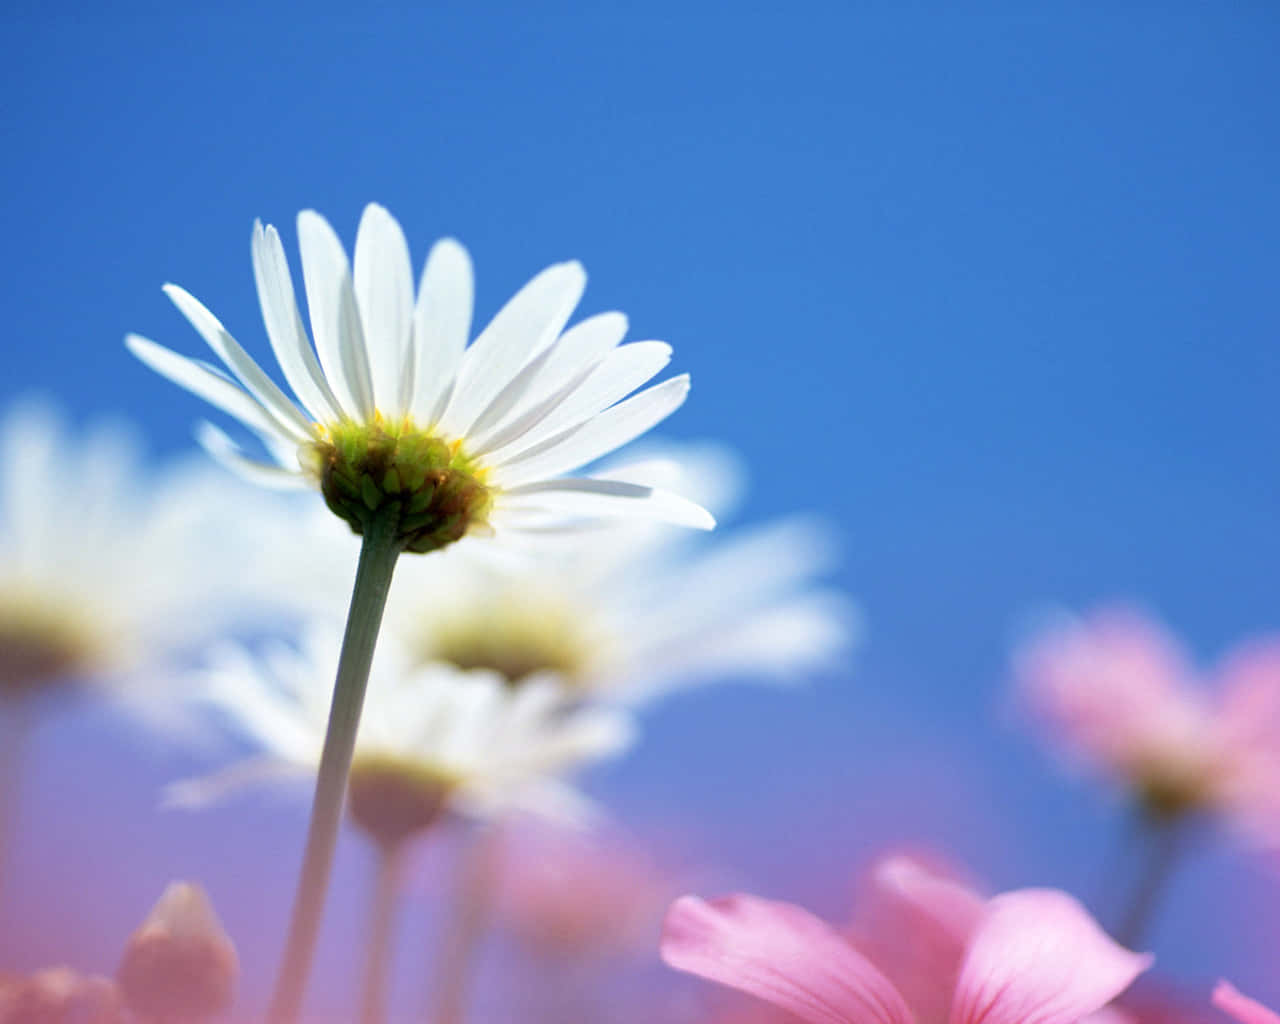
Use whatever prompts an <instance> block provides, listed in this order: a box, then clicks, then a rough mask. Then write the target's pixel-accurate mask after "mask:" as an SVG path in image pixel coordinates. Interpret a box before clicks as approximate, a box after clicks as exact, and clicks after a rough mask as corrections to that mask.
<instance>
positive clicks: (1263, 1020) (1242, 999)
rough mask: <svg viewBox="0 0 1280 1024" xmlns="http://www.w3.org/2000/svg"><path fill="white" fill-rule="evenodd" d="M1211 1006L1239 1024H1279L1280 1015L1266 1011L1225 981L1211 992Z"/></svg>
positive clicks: (1259, 1004)
mask: <svg viewBox="0 0 1280 1024" xmlns="http://www.w3.org/2000/svg"><path fill="white" fill-rule="evenodd" d="M1213 1005H1214V1006H1216V1007H1217V1008H1218V1009H1219V1010H1222V1011H1223V1012H1224V1013H1229V1014H1231V1016H1232V1017H1234V1018H1235V1019H1236V1020H1238V1021H1240V1024H1280V1014H1277V1013H1274V1012H1272V1011H1271V1010H1268V1009H1267V1008H1266V1007H1265V1006H1263V1005H1262V1004H1261V1003H1259V1002H1257V1001H1255V1000H1253V999H1250V998H1249V997H1248V996H1246V995H1244V994H1243V993H1241V992H1239V991H1238V990H1237V989H1236V988H1235V987H1234V986H1233V985H1230V984H1228V983H1227V982H1225V981H1220V982H1218V987H1217V988H1215V989H1214V990H1213Z"/></svg>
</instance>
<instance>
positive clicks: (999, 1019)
mask: <svg viewBox="0 0 1280 1024" xmlns="http://www.w3.org/2000/svg"><path fill="white" fill-rule="evenodd" d="M1151 961H1152V957H1151V956H1150V955H1144V954H1139V953H1131V952H1130V951H1129V950H1127V949H1124V948H1123V947H1122V946H1119V945H1117V944H1116V943H1115V942H1113V941H1112V940H1111V938H1110V937H1109V936H1107V935H1106V934H1105V933H1104V932H1103V931H1102V929H1101V928H1099V927H1098V924H1097V922H1096V921H1094V919H1093V918H1092V917H1090V916H1089V912H1088V911H1087V910H1085V909H1084V907H1082V906H1081V905H1080V904H1079V903H1078V902H1077V901H1076V900H1074V899H1073V898H1072V897H1070V896H1068V895H1067V894H1066V893H1064V892H1058V891H1056V890H1053V889H1022V890H1019V891H1017V892H1011V893H1006V894H1005V895H1003V896H997V897H996V898H995V899H993V900H991V901H990V902H989V903H988V904H987V908H986V911H985V913H984V914H983V917H982V920H981V922H980V923H979V924H978V927H977V929H976V930H975V932H974V935H973V939H972V941H971V942H970V944H969V952H968V955H967V956H966V957H965V962H964V966H963V967H962V968H961V969H960V978H959V981H958V982H957V983H956V999H955V1003H954V1005H953V1006H952V1008H951V1022H952V1024H1076V1022H1077V1021H1079V1020H1080V1018H1082V1017H1084V1016H1086V1015H1087V1014H1089V1013H1092V1012H1094V1011H1096V1010H1100V1009H1101V1008H1102V1007H1104V1006H1106V1004H1107V1003H1109V1002H1111V1000H1112V999H1114V998H1115V997H1116V996H1118V995H1119V994H1120V993H1121V992H1123V991H1124V990H1125V989H1126V988H1128V987H1129V984H1130V983H1131V982H1132V981H1133V979H1134V978H1136V977H1137V976H1138V975H1139V974H1141V973H1142V972H1143V971H1145V970H1146V969H1147V968H1148V967H1150V966H1151Z"/></svg>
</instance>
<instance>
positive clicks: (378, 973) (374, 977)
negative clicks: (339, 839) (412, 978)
mask: <svg viewBox="0 0 1280 1024" xmlns="http://www.w3.org/2000/svg"><path fill="white" fill-rule="evenodd" d="M377 851H378V852H377V857H378V866H377V877H376V879H375V880H374V886H373V906H372V908H371V913H370V918H369V942H368V950H367V953H366V959H365V965H364V987H363V990H362V993H361V996H360V1021H361V1024H382V1022H383V1021H385V1020H386V1019H387V979H388V977H389V976H390V974H391V958H392V955H393V953H394V944H393V942H392V934H393V932H394V929H395V920H396V905H397V903H398V902H399V897H400V879H401V868H402V866H403V863H404V855H403V854H404V844H403V843H393V844H390V845H388V844H385V843H378V844H377Z"/></svg>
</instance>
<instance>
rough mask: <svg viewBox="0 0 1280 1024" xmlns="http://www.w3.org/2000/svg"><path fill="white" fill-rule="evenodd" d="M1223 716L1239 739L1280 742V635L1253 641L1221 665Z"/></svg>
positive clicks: (1229, 728) (1233, 734)
mask: <svg viewBox="0 0 1280 1024" xmlns="http://www.w3.org/2000/svg"><path fill="white" fill-rule="evenodd" d="M1217 676H1218V680H1219V685H1220V686H1221V689H1222V705H1221V717H1222V721H1223V725H1224V727H1225V728H1227V729H1228V730H1230V738H1231V740H1233V741H1234V742H1237V743H1249V742H1254V743H1259V744H1268V745H1274V744H1275V743H1277V742H1280V637H1274V636H1272V637H1267V638H1265V639H1261V640H1257V641H1254V642H1253V643H1250V644H1247V645H1245V646H1243V647H1241V648H1239V649H1237V650H1235V651H1233V652H1232V653H1231V655H1230V656H1229V657H1228V658H1227V659H1226V660H1225V661H1224V662H1223V664H1222V666H1221V667H1220V668H1219V669H1218V673H1217Z"/></svg>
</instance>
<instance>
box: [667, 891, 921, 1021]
mask: <svg viewBox="0 0 1280 1024" xmlns="http://www.w3.org/2000/svg"><path fill="white" fill-rule="evenodd" d="M662 959H663V960H664V961H666V962H667V963H668V964H669V965H670V966H672V967H674V968H676V969H677V970H681V971H688V972H689V973H691V974H696V975H698V976H699V977H703V978H709V979H711V980H712V981H718V982H720V983H721V984H724V985H729V986H731V987H733V988H736V989H740V990H741V991H743V992H748V993H750V994H751V995H753V996H757V997H759V998H761V999H764V1000H767V1001H768V1002H771V1003H773V1004H774V1005H775V1006H780V1007H782V1008H783V1009H784V1010H789V1011H791V1012H792V1013H795V1014H797V1015H798V1016H800V1017H802V1018H804V1019H805V1020H807V1021H813V1022H814V1024H912V1020H911V1013H910V1011H909V1010H908V1009H907V1007H906V1004H905V1003H903V1001H902V997H901V996H900V995H898V992H897V990H896V989H894V987H893V985H892V984H891V983H890V982H889V980H888V979H887V978H886V977H885V976H884V975H883V974H881V973H880V972H879V971H878V970H876V969H875V967H873V966H872V965H871V963H870V962H868V961H867V959H866V958H865V957H863V956H862V955H861V954H860V953H858V952H857V951H856V950H855V949H854V948H853V947H852V946H850V945H849V943H847V942H846V941H845V940H844V939H843V938H841V937H840V936H839V935H838V934H837V933H836V932H835V931H834V930H833V929H832V928H831V927H830V926H828V925H827V924H825V923H824V922H823V921H820V920H819V919H818V918H816V917H814V916H813V915H812V914H810V913H809V912H808V911H805V910H801V909H800V908H799V907H796V906H792V905H791V904H790V903H775V902H772V901H770V900H761V899H757V898H755V897H754V896H724V897H721V898H720V899H717V900H712V901H710V902H705V901H703V900H700V899H698V898H697V897H696V896H684V897H682V898H680V899H678V900H676V902H675V903H674V904H672V907H671V909H670V911H668V913H667V921H666V926H665V928H664V930H663V936H662Z"/></svg>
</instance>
